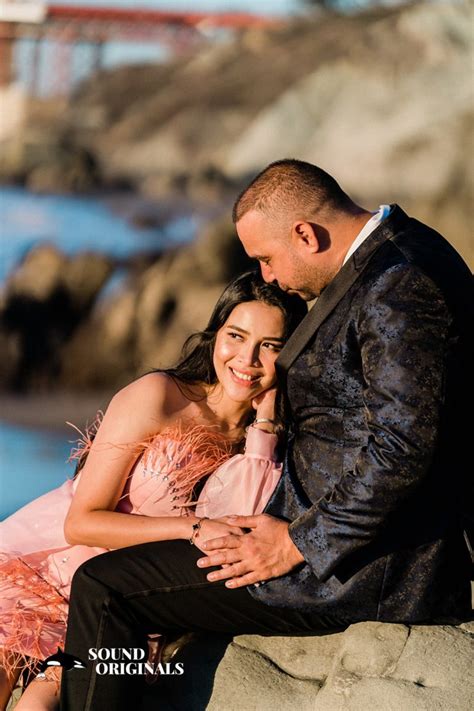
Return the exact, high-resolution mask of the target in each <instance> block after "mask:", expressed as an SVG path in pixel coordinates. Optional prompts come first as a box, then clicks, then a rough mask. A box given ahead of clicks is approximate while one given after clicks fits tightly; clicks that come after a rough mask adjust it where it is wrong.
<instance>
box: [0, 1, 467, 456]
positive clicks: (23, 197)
mask: <svg viewBox="0 0 474 711" xmlns="http://www.w3.org/2000/svg"><path fill="white" fill-rule="evenodd" d="M472 13H473V3H472V1H471V0H444V1H443V0H440V1H439V2H437V1H434V0H432V1H428V2H409V3H397V2H390V1H386V2H377V1H370V0H367V1H365V2H364V0H358V1H356V0H325V1H323V0H320V1H318V0H315V1H313V2H311V1H310V0H273V2H265V1H261V2H259V3H255V2H253V3H251V2H250V1H248V0H199V1H198V0H195V1H193V2H191V0H189V1H188V2H186V0H181V1H180V2H178V1H177V0H175V1H173V0H169V2H166V1H165V0H143V1H142V2H140V3H138V2H127V0H121V1H120V0H117V1H116V2H113V1H112V0H103V1H102V2H100V3H99V2H93V0H88V2H86V0H84V2H80V0H74V2H69V4H61V5H59V4H57V3H53V2H51V3H50V4H45V3H43V2H36V1H34V0H31V1H30V0H2V2H1V4H0V84H1V86H0V108H1V120H0V182H1V184H2V187H1V188H0V191H1V192H0V200H1V202H0V219H1V227H0V229H1V238H2V262H1V265H0V276H1V279H2V282H3V286H2V292H1V297H0V344H1V347H2V358H1V360H0V390H1V391H2V392H3V395H2V397H1V403H3V405H2V417H3V419H4V421H8V422H9V424H8V425H5V427H12V428H13V427H14V426H16V425H19V424H21V425H29V426H34V427H38V426H39V425H45V426H49V425H55V424H57V422H58V421H60V420H62V419H65V417H64V415H66V416H67V418H68V419H73V420H74V421H75V422H76V423H78V424H81V423H82V420H83V419H84V417H85V413H88V414H89V415H90V416H91V417H92V416H93V414H94V410H95V406H96V404H97V403H98V402H99V401H103V400H106V398H107V394H108V393H110V392H112V391H113V390H115V389H117V388H118V387H119V386H120V385H122V384H124V383H126V382H128V381H129V380H131V379H132V378H134V377H136V376H138V375H140V374H142V373H144V372H146V371H147V370H150V369H151V368H153V367H157V366H163V365H167V364H171V363H172V362H173V361H175V360H176V358H177V356H178V354H179V350H180V347H181V344H182V342H183V340H184V339H185V337H186V336H187V335H189V333H190V332H192V331H193V330H196V329H198V328H201V327H202V326H204V324H205V322H206V319H207V317H208V315H209V313H210V310H211V307H212V305H213V303H214V302H215V300H216V298H217V296H218V294H219V293H220V291H221V289H222V287H223V285H224V284H225V283H226V282H227V281H228V280H229V279H230V278H231V277H232V276H233V275H234V274H235V273H237V272H239V271H242V269H244V268H245V267H246V266H247V264H248V262H247V259H246V257H245V255H244V254H243V252H242V250H241V248H240V245H239V242H238V240H237V239H236V237H235V232H234V229H233V226H232V224H231V221H230V211H231V206H232V202H233V199H234V198H235V197H236V195H237V193H238V191H239V189H240V188H241V187H242V186H243V185H244V184H245V183H246V182H247V180H248V179H249V177H251V176H253V175H254V174H255V173H256V172H257V171H258V170H260V169H261V168H262V167H264V166H265V165H266V164H267V163H269V162H271V161H272V160H276V159H278V158H282V157H296V158H302V159H305V160H309V161H311V162H314V163H316V164H318V165H320V166H321V167H323V168H324V169H326V170H328V171H329V172H330V173H332V174H334V175H335V177H336V178H337V179H338V180H339V182H340V183H341V184H342V186H343V188H344V189H345V190H346V191H347V192H349V193H350V194H351V195H353V196H354V197H355V199H356V200H358V201H360V202H361V203H362V204H363V205H364V206H365V207H367V208H369V209H375V208H376V207H377V206H378V205H379V204H380V203H381V202H385V203H386V202H399V203H400V204H401V205H402V207H403V208H404V209H405V210H407V211H408V212H409V213H411V214H412V215H413V216H415V217H418V218H420V219H422V220H423V221H425V222H427V223H429V224H430V225H432V226H433V227H435V228H436V229H438V230H439V231H441V232H442V233H443V234H444V235H445V236H446V237H447V238H448V239H449V240H450V241H451V242H452V244H453V245H454V246H455V247H456V248H457V249H458V250H459V251H460V252H461V254H462V255H463V256H464V258H465V259H466V261H467V262H468V263H469V264H470V266H471V267H472V266H473V265H474V239H473V234H472V232H473V229H472V228H473V214H472V209H473V201H472V197H473V170H472V167H473V164H472V133H473V122H472V113H473V101H472V94H473V78H472V60H473V34H472V17H473V15H472ZM71 393H73V394H72V395H71ZM12 432H13V430H11V431H10V433H9V435H8V436H5V435H4V438H3V442H4V450H5V447H6V445H5V442H6V441H7V440H8V441H9V442H10V443H11V442H12V441H13V439H14V438H13V435H12ZM41 441H42V442H43V443H44V438H43V439H42V440H41ZM15 449H16V450H17V447H15ZM16 456H18V453H16ZM29 456H30V457H31V456H33V455H29Z"/></svg>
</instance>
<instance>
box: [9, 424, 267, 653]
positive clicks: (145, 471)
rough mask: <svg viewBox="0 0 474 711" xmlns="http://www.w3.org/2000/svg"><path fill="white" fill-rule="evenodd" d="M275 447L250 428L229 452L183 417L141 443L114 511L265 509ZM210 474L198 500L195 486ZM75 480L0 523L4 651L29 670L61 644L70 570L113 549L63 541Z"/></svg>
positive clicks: (166, 513)
mask: <svg viewBox="0 0 474 711" xmlns="http://www.w3.org/2000/svg"><path fill="white" fill-rule="evenodd" d="M276 444H277V438H276V436H275V435H272V434H268V433H266V432H262V431H261V430H258V429H256V428H254V427H250V428H249V429H248V434H247V440H246V448H245V453H244V454H237V455H235V456H233V457H230V450H229V446H228V444H226V443H225V440H224V439H223V437H222V436H221V435H218V434H216V433H213V432H211V431H210V430H209V429H207V428H205V427H203V426H200V425H183V424H182V423H177V424H176V425H175V426H174V427H170V428H168V429H167V430H165V431H163V432H162V433H160V434H158V435H156V436H155V437H154V438H152V439H151V440H150V441H149V442H147V443H145V444H144V445H142V447H141V453H140V452H139V453H137V456H138V460H137V463H136V464H135V466H134V467H133V469H132V471H131V473H130V475H129V477H128V478H127V482H126V485H125V488H124V491H123V495H122V497H121V499H120V501H119V503H118V505H117V507H116V511H120V512H123V513H128V514H140V515H144V516H175V515H176V516H179V515H181V516H186V515H188V514H189V512H190V511H191V512H194V511H195V513H196V515H198V516H207V517H209V518H218V517H220V516H223V515H226V514H242V515H251V514H257V513H261V512H262V511H263V509H264V507H265V505H266V503H267V502H268V500H269V498H270V496H271V494H272V492H273V490H274V488H275V486H276V484H277V482H278V479H279V477H280V474H281V467H280V465H279V464H278V463H277V462H276V460H275V448H276ZM229 457H230V458H229ZM210 472H212V473H210ZM209 474H210V476H208V478H207V481H206V482H205V484H204V486H203V488H202V490H201V493H200V495H199V497H198V499H197V502H194V503H193V502H192V501H191V492H192V489H193V487H194V485H195V483H196V482H197V481H199V480H200V479H202V478H203V477H205V476H207V475H209ZM79 478H80V474H79V475H78V476H77V477H76V478H75V479H69V480H67V481H66V482H65V483H64V484H63V485H62V486H60V487H58V488H57V489H53V491H50V492H48V493H47V494H44V495H43V496H40V497H39V498H38V499H35V500H34V501H32V502H31V503H30V504H27V505H26V506H24V507H23V508H21V509H20V510H19V511H17V512H16V513H14V514H13V515H12V516H10V517H9V518H7V519H6V520H5V521H4V522H3V523H1V524H0V648H1V649H3V650H5V651H7V652H8V653H9V666H10V665H12V666H13V665H14V664H16V663H19V662H21V661H22V660H23V659H24V657H28V658H29V660H30V661H29V665H30V666H31V665H33V664H34V662H35V660H38V659H45V658H46V657H48V656H50V655H51V654H53V653H55V652H56V649H57V647H58V646H61V647H62V646H63V644H64V637H65V631H66V623H67V613H68V600H69V593H70V586H71V579H72V576H73V575H74V573H75V571H76V570H77V568H78V567H79V565H80V564H81V563H83V562H84V561H86V560H88V559H89V558H92V557H93V556H95V555H98V554H99V553H105V552H106V550H107V549H105V548H97V547H94V548H92V547H89V546H83V545H72V546H71V545H69V544H68V543H67V541H66V540H65V538H64V532H63V526H64V521H65V518H66V514H67V512H68V510H69V506H70V503H71V500H72V497H73V495H74V491H75V489H76V487H77V484H78V481H79ZM150 631H152V630H150Z"/></svg>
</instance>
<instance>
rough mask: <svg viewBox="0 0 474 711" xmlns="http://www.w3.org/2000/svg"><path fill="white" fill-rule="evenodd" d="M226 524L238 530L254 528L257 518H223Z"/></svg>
mask: <svg viewBox="0 0 474 711" xmlns="http://www.w3.org/2000/svg"><path fill="white" fill-rule="evenodd" d="M223 518H225V520H226V523H229V524H230V525H231V526H239V528H256V526H257V519H258V516H224V517H223Z"/></svg>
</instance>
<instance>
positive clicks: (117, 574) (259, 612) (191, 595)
mask: <svg viewBox="0 0 474 711" xmlns="http://www.w3.org/2000/svg"><path fill="white" fill-rule="evenodd" d="M203 555H204V554H203V553H202V552H201V551H199V550H198V549H197V548H195V547H194V546H190V545H189V543H187V542H186V541H163V542H157V543H145V544H142V545H139V546H132V547H130V548H122V549H119V550H116V551H111V552H110V553H104V554H103V555H100V556H97V557H95V558H92V559H91V560H89V561H87V562H86V563H84V564H83V565H82V566H81V567H80V568H79V569H78V570H77V572H76V574H75V576H74V578H73V583H72V589H71V600H70V612H69V624H68V631H67V638H66V650H65V651H66V652H67V653H69V654H72V655H74V656H76V657H79V658H80V659H81V660H82V661H84V662H85V664H86V669H83V670H82V669H70V670H69V671H65V672H63V682H62V687H61V710H62V711H103V710H104V709H110V711H122V709H123V711H130V709H138V708H140V703H139V698H140V694H141V693H142V691H143V689H144V686H143V685H144V680H143V679H144V677H143V676H129V675H114V674H101V673H97V670H96V664H97V662H96V661H90V660H89V650H90V649H92V648H95V649H100V648H105V649H112V648H115V649H117V648H119V649H123V648H125V649H129V648H134V649H139V648H141V649H143V650H145V651H146V652H147V650H148V647H147V635H148V634H149V633H160V634H165V635H166V634H175V633H176V632H180V631H184V632H189V631H194V632H204V631H207V632H214V633H221V634H228V635H234V634H260V635H295V636H296V635H301V636H304V635H313V634H321V633H322V632H325V631H327V632H332V631H335V630H336V629H341V628H343V627H345V626H347V624H348V622H347V621H346V622H343V621H342V620H336V619H334V618H333V617H329V616H322V615H319V616H315V615H314V614H309V613H303V612H299V611H297V610H292V609H286V608H285V609H282V608H276V607H270V606H269V605H264V604H263V603H261V602H259V601H258V600H256V599H255V598H253V597H252V596H251V595H250V593H249V592H248V590H247V589H246V588H237V589H234V590H231V589H228V588H226V587H225V585H224V583H223V582H217V583H216V582H214V583H210V582H209V581H208V580H207V579H206V574H207V573H208V572H209V570H210V569H205V570H202V569H200V568H198V567H197V565H196V561H197V560H198V558H200V557H202V556H203ZM140 685H141V686H140ZM155 708H160V706H159V705H158V706H155Z"/></svg>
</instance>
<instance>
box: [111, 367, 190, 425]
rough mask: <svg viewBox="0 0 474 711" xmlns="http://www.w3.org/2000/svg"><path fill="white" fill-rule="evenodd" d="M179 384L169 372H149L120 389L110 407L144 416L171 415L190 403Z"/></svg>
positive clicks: (165, 416) (117, 410)
mask: <svg viewBox="0 0 474 711" xmlns="http://www.w3.org/2000/svg"><path fill="white" fill-rule="evenodd" d="M188 402H189V401H188V399H187V398H186V396H185V395H184V393H183V391H182V389H180V387H179V384H178V383H177V382H176V381H175V379H174V378H172V377H171V376H170V375H168V374H167V373H163V372H155V373H147V374H146V375H143V376H142V377H140V378H137V380H134V381H132V382H131V383H129V384H128V385H126V386H125V387H124V388H122V389H121V390H119V391H118V392H117V393H116V394H115V395H114V397H113V398H112V400H111V403H110V405H109V408H111V407H112V408H113V409H114V410H115V411H116V412H120V411H124V412H128V413H130V412H131V411H133V412H135V413H136V414H138V413H142V415H143V416H145V417H146V416H152V417H160V416H162V417H164V418H168V417H171V416H172V415H173V414H175V413H176V412H178V411H179V410H180V409H182V408H183V406H185V405H186V404H187V403H188Z"/></svg>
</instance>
